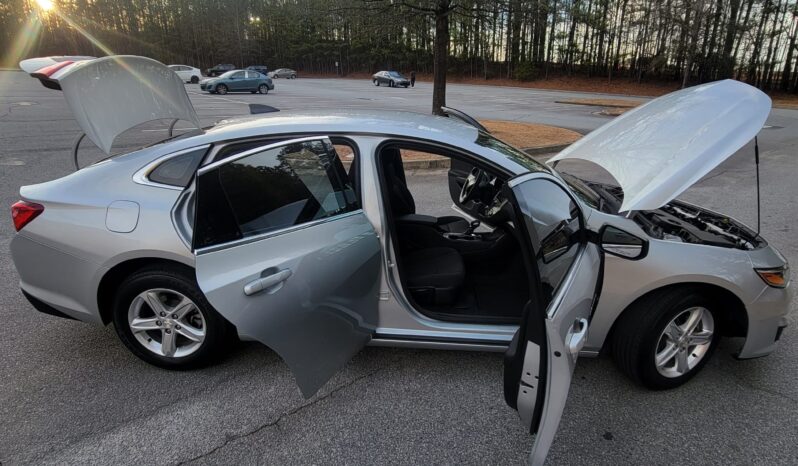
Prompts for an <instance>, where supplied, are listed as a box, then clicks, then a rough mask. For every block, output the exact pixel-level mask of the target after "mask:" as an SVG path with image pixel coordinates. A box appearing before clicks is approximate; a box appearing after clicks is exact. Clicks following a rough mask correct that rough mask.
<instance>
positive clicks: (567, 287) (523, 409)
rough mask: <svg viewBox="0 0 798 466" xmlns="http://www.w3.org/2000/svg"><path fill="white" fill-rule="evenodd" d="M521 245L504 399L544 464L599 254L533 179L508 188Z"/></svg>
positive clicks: (582, 337)
mask: <svg viewBox="0 0 798 466" xmlns="http://www.w3.org/2000/svg"><path fill="white" fill-rule="evenodd" d="M508 186H509V188H510V191H511V194H510V198H511V199H512V201H513V203H514V206H515V209H516V217H517V218H516V222H517V225H516V227H517V228H518V229H519V230H520V231H521V234H522V235H523V236H524V239H526V240H527V241H525V243H526V244H525V254H526V256H527V260H528V262H529V263H530V271H531V273H530V276H531V277H532V284H531V289H532V296H531V298H530V302H529V303H528V304H527V307H526V309H525V311H524V317H523V320H522V323H521V326H520V328H519V329H518V332H517V333H516V335H515V337H514V338H513V341H512V343H511V345H510V348H509V349H508V350H507V353H506V355H505V361H504V364H505V368H504V396H505V400H506V402H507V404H508V405H509V406H511V407H512V408H514V409H516V410H517V411H518V415H519V417H520V418H521V422H522V424H523V425H524V427H525V428H527V429H528V430H529V432H530V433H531V434H535V444H534V447H533V448H532V452H531V454H530V457H529V463H530V464H533V465H539V464H543V462H544V460H545V459H546V455H547V453H548V450H549V447H551V444H552V441H553V440H554V435H555V433H556V432H557V426H558V425H559V423H560V416H561V415H562V412H563V408H564V407H565V402H566V400H567V398H568V389H569V388H570V385H571V377H572V374H573V370H574V366H575V364H576V359H577V356H578V354H579V351H580V350H581V349H582V346H584V343H585V341H586V339H587V331H588V324H589V320H590V316H591V312H592V309H593V303H594V301H595V299H596V297H597V296H596V290H597V285H598V281H599V279H600V275H601V273H600V271H601V252H600V251H599V249H598V247H597V246H596V245H595V244H594V243H592V242H589V241H588V236H589V235H588V234H587V231H586V230H585V221H584V218H583V217H582V211H581V209H580V206H579V203H578V202H577V200H576V199H574V198H573V197H572V196H571V195H570V194H569V192H568V191H566V190H565V189H564V188H563V186H562V185H561V184H560V182H559V180H557V179H555V178H554V177H552V176H550V175H548V174H543V173H534V174H527V175H522V176H520V177H518V178H515V179H513V180H511V181H510V182H509V184H508Z"/></svg>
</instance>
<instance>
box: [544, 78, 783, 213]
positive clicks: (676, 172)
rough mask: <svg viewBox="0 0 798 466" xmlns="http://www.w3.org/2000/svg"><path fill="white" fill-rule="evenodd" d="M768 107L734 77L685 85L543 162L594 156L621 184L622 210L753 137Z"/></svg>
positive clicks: (670, 188)
mask: <svg viewBox="0 0 798 466" xmlns="http://www.w3.org/2000/svg"><path fill="white" fill-rule="evenodd" d="M769 113H770V98H769V97H768V96H767V95H765V94H764V93H763V92H762V91H760V90H759V89H756V88H755V87H752V86H749V85H748V84H744V83H741V82H739V81H733V80H725V81H717V82H714V83H709V84H704V85H701V86H695V87H690V88H687V89H683V90H680V91H677V92H673V93H671V94H667V95H664V96H662V97H659V98H657V99H654V100H652V101H650V102H648V103H646V104H645V105H642V106H640V107H638V108H635V109H633V110H631V111H629V112H626V113H624V114H623V115H621V116H619V117H618V118H616V119H615V120H613V121H612V122H610V123H607V124H606V125H604V126H602V127H600V128H598V129H596V130H595V131H593V132H592V133H590V134H588V135H586V136H585V137H583V138H582V139H580V140H579V141H577V142H575V143H574V144H572V145H571V146H570V147H568V148H566V149H565V150H563V151H562V152H560V153H559V154H557V155H556V156H554V157H553V158H551V159H549V161H548V163H552V162H555V161H557V160H564V159H582V160H588V161H590V162H594V163H596V164H598V165H600V166H601V167H603V168H604V169H605V170H607V171H608V172H609V173H610V174H611V175H612V176H613V177H615V180H616V181H617V182H618V184H619V185H620V186H621V189H623V194H624V197H623V204H622V205H621V208H620V212H627V211H630V210H653V209H658V208H659V207H662V206H663V205H665V204H667V203H668V202H669V201H671V200H673V199H674V198H675V197H676V196H678V195H679V194H681V193H682V192H684V190H686V189H687V188H689V187H690V186H691V185H693V184H694V183H696V182H697V181H698V180H700V179H701V178H702V177H703V176H704V175H706V174H707V173H709V172H710V171H711V170H712V169H713V168H715V167H717V166H718V165H719V164H720V163H721V162H723V161H724V160H726V159H727V158H728V157H729V156H731V155H732V154H734V153H735V152H736V151H737V150H738V149H740V148H741V147H743V146H744V145H745V144H746V143H747V142H748V141H750V140H751V139H753V138H754V136H756V135H757V133H759V130H761V129H762V125H764V123H765V120H766V119H767V117H768V114H769Z"/></svg>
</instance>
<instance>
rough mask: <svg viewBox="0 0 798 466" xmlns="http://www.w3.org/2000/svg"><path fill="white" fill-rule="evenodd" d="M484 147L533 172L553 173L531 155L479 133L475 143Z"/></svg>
mask: <svg viewBox="0 0 798 466" xmlns="http://www.w3.org/2000/svg"><path fill="white" fill-rule="evenodd" d="M475 142H476V143H477V144H479V145H480V146H482V147H487V148H489V149H493V150H495V151H496V152H498V153H500V154H501V155H503V156H505V157H507V158H508V159H510V160H512V161H513V162H515V163H517V164H518V165H521V166H522V167H524V168H526V169H527V170H529V171H531V172H545V173H551V169H550V168H549V167H547V166H546V165H544V164H542V163H540V162H538V161H537V160H535V159H533V158H532V156H531V155H529V154H527V153H526V152H524V151H522V150H519V149H516V148H515V147H513V146H511V145H509V144H507V143H505V142H502V141H500V140H498V139H496V138H495V137H494V136H493V135H491V134H489V133H486V132H484V131H480V132H479V136H478V137H477V140H476V141H475Z"/></svg>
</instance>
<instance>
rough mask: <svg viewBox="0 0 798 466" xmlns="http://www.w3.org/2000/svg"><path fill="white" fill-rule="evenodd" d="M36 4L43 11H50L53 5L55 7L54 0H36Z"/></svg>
mask: <svg viewBox="0 0 798 466" xmlns="http://www.w3.org/2000/svg"><path fill="white" fill-rule="evenodd" d="M36 5H37V6H38V7H39V9H41V10H42V11H50V10H52V9H53V7H55V4H54V3H53V0H36Z"/></svg>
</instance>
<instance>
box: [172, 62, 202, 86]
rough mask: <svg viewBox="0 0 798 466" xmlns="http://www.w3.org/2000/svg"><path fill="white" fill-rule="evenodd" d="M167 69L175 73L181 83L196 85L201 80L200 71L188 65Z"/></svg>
mask: <svg viewBox="0 0 798 466" xmlns="http://www.w3.org/2000/svg"><path fill="white" fill-rule="evenodd" d="M169 69H170V70H172V71H174V72H175V73H177V75H178V76H180V79H182V80H183V82H187V83H191V84H197V83H198V82H200V79H202V71H200V69H199V68H194V67H193V66H188V65H169Z"/></svg>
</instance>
